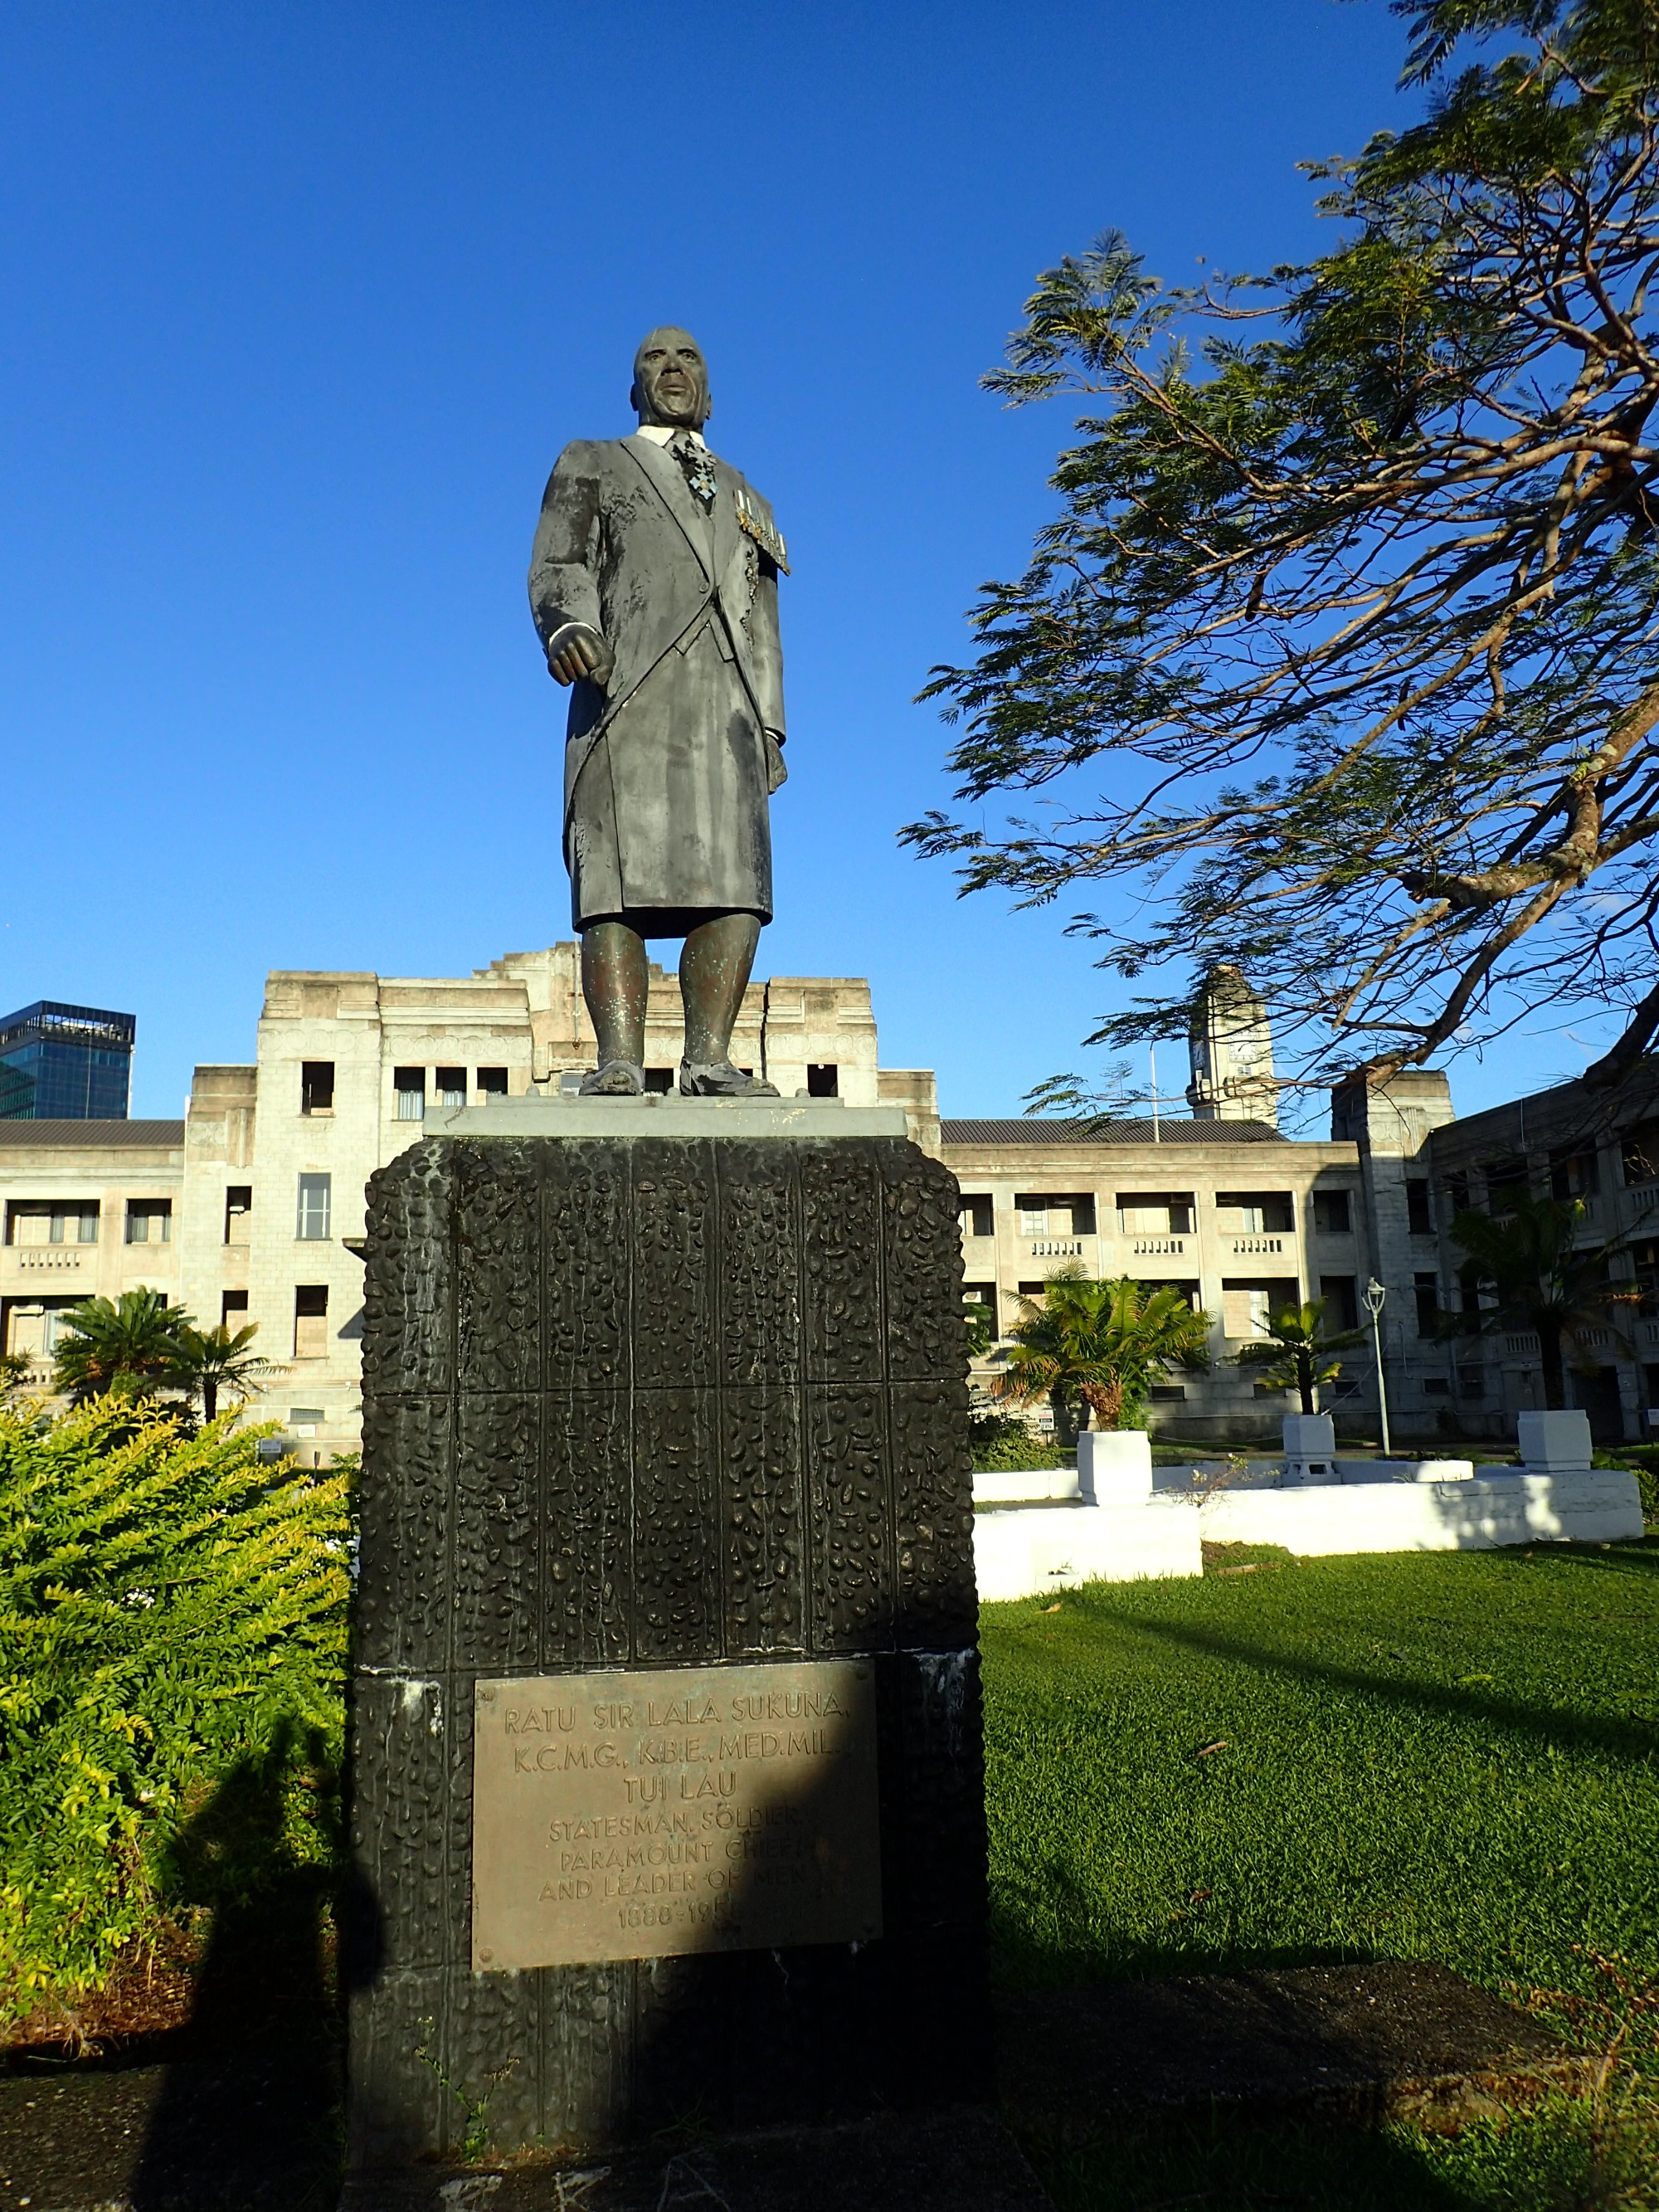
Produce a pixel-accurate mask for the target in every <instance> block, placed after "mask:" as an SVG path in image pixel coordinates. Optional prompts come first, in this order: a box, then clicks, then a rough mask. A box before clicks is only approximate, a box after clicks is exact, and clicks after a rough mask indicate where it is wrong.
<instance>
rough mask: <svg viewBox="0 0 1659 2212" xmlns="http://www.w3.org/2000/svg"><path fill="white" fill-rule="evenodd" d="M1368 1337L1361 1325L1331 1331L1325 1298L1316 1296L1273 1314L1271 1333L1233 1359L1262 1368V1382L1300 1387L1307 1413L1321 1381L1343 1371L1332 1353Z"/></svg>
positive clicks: (1328, 1380) (1313, 1408) (1314, 1405)
mask: <svg viewBox="0 0 1659 2212" xmlns="http://www.w3.org/2000/svg"><path fill="white" fill-rule="evenodd" d="M1364 1340H1365V1332H1364V1329H1363V1328H1339V1329H1333V1330H1330V1331H1329V1332H1328V1331H1327V1329H1326V1328H1325V1301H1324V1299H1323V1298H1314V1299H1312V1300H1311V1301H1310V1303H1309V1304H1307V1305H1304V1306H1284V1307H1281V1308H1280V1310H1279V1312H1278V1313H1276V1314H1273V1315H1270V1316H1269V1317H1268V1321H1267V1335H1266V1336H1265V1337H1263V1338H1262V1339H1261V1340H1260V1341H1259V1342H1257V1343H1255V1344H1247V1345H1245V1346H1243V1348H1242V1349H1241V1350H1239V1351H1237V1352H1234V1354H1233V1362H1234V1364H1235V1365H1236V1366H1239V1367H1259V1368H1261V1370H1262V1374H1261V1380H1262V1381H1263V1382H1264V1383H1277V1384H1278V1385H1279V1389H1282V1390H1294V1391H1296V1392H1297V1395H1299V1397H1300V1398H1301V1401H1302V1410H1303V1412H1304V1413H1317V1412H1318V1411H1319V1387H1320V1385H1321V1383H1334V1382H1335V1380H1336V1378H1337V1376H1339V1375H1340V1373H1341V1372H1342V1362H1341V1361H1340V1359H1333V1358H1331V1354H1332V1353H1333V1352H1352V1349H1353V1347H1354V1346H1355V1345H1356V1344H1363V1343H1364Z"/></svg>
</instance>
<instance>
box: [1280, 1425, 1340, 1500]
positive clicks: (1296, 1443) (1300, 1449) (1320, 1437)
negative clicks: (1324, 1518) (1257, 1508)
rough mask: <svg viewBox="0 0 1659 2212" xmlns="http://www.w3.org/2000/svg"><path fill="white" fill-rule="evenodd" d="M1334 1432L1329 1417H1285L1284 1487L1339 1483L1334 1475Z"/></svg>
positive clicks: (1335, 1474)
mask: <svg viewBox="0 0 1659 2212" xmlns="http://www.w3.org/2000/svg"><path fill="white" fill-rule="evenodd" d="M1335 1454H1336V1429H1335V1425H1334V1423H1333V1421H1332V1419H1331V1417H1330V1415H1329V1414H1328V1413H1286V1414H1285V1482H1286V1483H1287V1484H1295V1483H1322V1482H1340V1480H1342V1478H1341V1476H1340V1474H1338V1473H1337V1471H1336V1457H1335Z"/></svg>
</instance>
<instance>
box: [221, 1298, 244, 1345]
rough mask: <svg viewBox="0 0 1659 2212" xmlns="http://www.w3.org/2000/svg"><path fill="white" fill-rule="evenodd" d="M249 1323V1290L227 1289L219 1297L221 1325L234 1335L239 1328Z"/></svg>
mask: <svg viewBox="0 0 1659 2212" xmlns="http://www.w3.org/2000/svg"><path fill="white" fill-rule="evenodd" d="M246 1325H247V1292H246V1291H224V1292H222V1295H221V1297H220V1299H219V1326H220V1328H222V1329H225V1330H228V1332H229V1334H231V1335H232V1336H234V1334H236V1332H237V1330H238V1329H239V1328H246Z"/></svg>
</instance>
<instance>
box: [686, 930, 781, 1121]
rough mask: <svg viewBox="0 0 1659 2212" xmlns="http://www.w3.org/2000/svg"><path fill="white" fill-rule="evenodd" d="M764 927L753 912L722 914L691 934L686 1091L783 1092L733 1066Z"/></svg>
mask: <svg viewBox="0 0 1659 2212" xmlns="http://www.w3.org/2000/svg"><path fill="white" fill-rule="evenodd" d="M760 933H761V926H760V923H759V921H757V919H756V917H755V916H754V915H752V914H722V915H716V916H715V918H714V921H705V922H701V923H699V924H698V926H697V927H696V929H694V930H691V931H690V933H688V934H687V937H686V939H685V945H684V950H683V951H682V952H681V954H680V997H681V998H682V1000H684V1004H685V1059H684V1061H683V1062H682V1064H681V1067H680V1089H681V1090H682V1091H697V1092H700V1093H702V1095H703V1096H705V1097H733V1096H738V1097H741V1096H743V1095H744V1094H747V1095H749V1096H750V1097H763V1098H775V1097H777V1095H778V1094H777V1092H776V1091H775V1090H774V1089H773V1087H772V1085H770V1084H769V1083H757V1082H755V1081H752V1080H751V1079H749V1078H747V1077H744V1076H741V1075H739V1074H738V1072H737V1070H736V1069H735V1068H734V1067H733V1066H732V1030H733V1029H734V1028H735V1026H736V1024H737V1019H738V1012H739V1011H740V1009H741V1007H742V1006H743V994H744V991H745V990H746V989H747V988H748V987H749V971H750V969H751V968H752V967H753V966H754V964H755V948H756V947H757V945H759V943H760Z"/></svg>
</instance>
